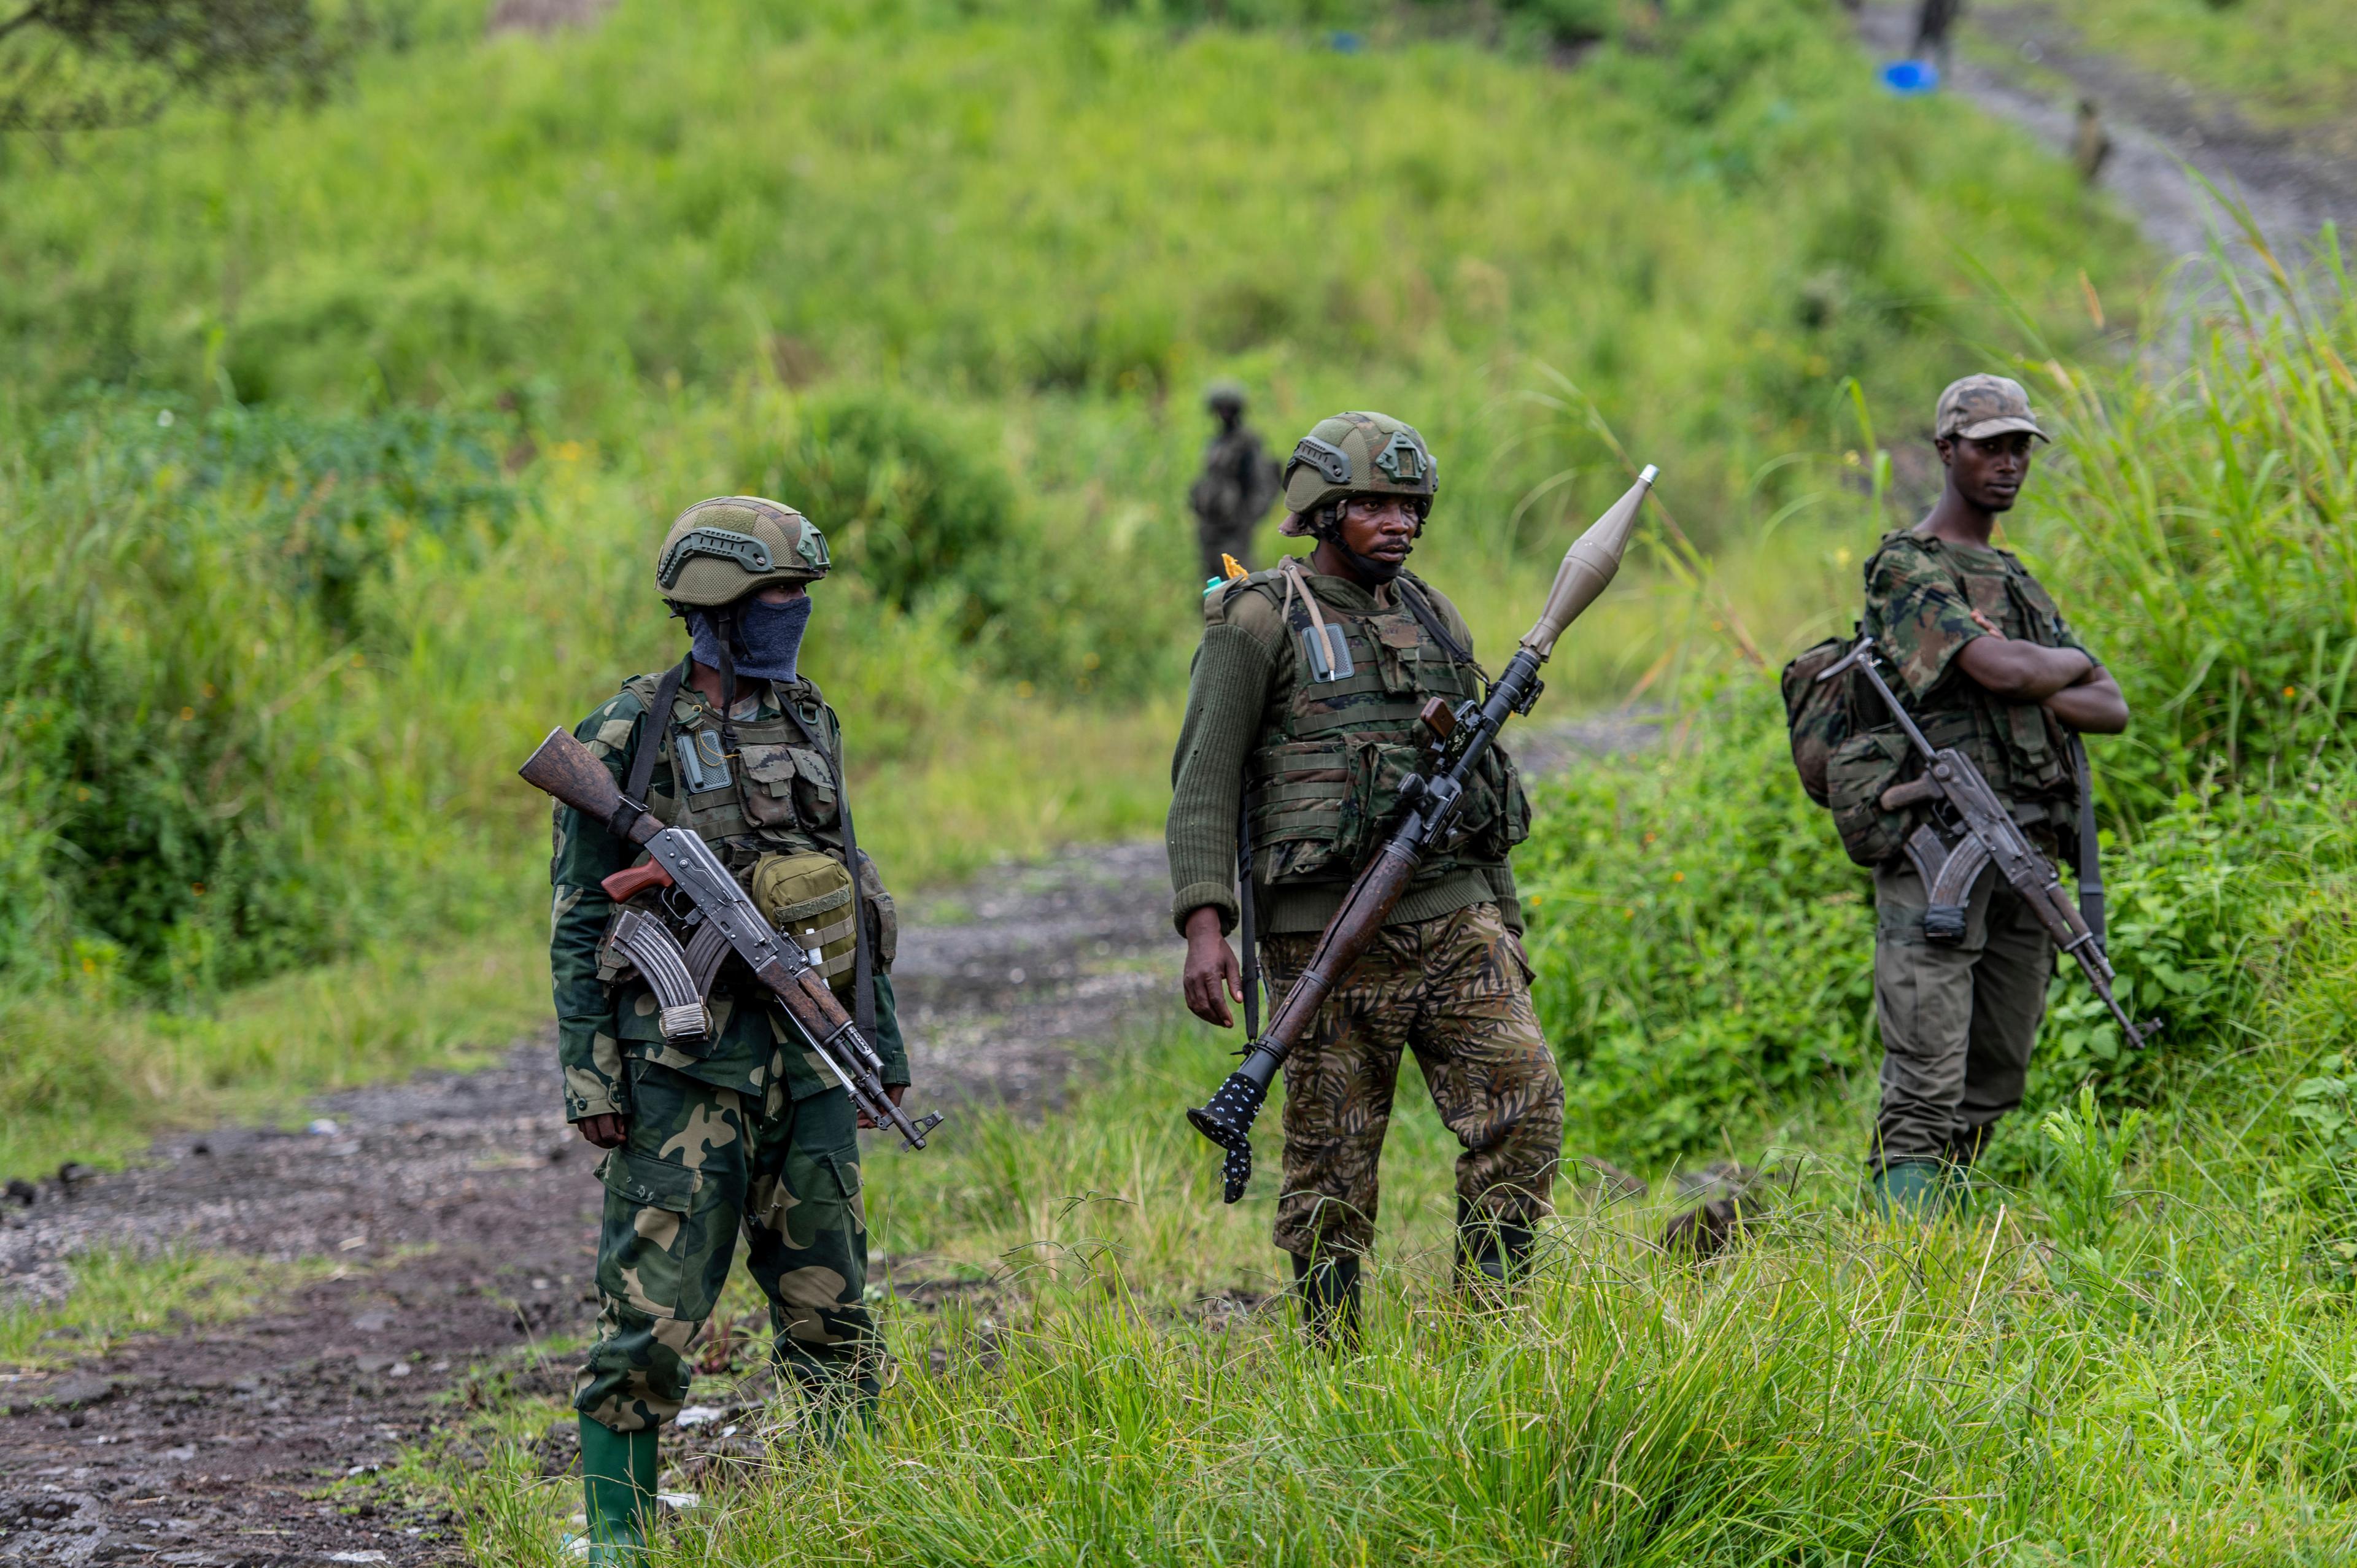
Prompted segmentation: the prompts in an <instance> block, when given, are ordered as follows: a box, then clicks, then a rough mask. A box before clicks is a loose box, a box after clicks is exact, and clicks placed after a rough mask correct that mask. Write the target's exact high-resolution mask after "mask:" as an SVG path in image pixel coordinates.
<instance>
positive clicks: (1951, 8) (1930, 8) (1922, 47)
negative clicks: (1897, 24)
mask: <svg viewBox="0 0 2357 1568" xmlns="http://www.w3.org/2000/svg"><path fill="white" fill-rule="evenodd" d="M1963 15H1964V0H1921V5H1918V6H1917V7H1916V10H1915V48H1914V49H1913V51H1912V53H1913V55H1914V58H1915V59H1928V60H1931V61H1932V62H1933V63H1934V64H1936V65H1937V66H1938V67H1939V68H1940V74H1941V75H1942V76H1943V77H1944V76H1946V75H1947V74H1948V31H1949V29H1950V28H1952V27H1954V26H1955V25H1956V18H1957V17H1959V16H1963Z"/></svg>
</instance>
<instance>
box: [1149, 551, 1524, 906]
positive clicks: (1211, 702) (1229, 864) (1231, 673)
mask: <svg viewBox="0 0 2357 1568" xmlns="http://www.w3.org/2000/svg"><path fill="white" fill-rule="evenodd" d="M1306 581H1307V582H1308V585H1309V587H1310V589H1311V591H1312V592H1314V593H1315V594H1316V595H1317V596H1318V605H1319V607H1320V608H1322V609H1324V610H1326V611H1327V612H1328V613H1329V614H1331V613H1333V612H1336V611H1339V612H1340V613H1342V614H1344V615H1368V614H1372V613H1373V612H1375V611H1376V610H1378V609H1382V608H1388V607H1389V599H1388V596H1386V598H1385V599H1384V600H1383V602H1381V603H1378V601H1377V600H1376V598H1375V596H1374V595H1373V594H1372V593H1371V592H1370V591H1369V590H1367V589H1365V588H1362V587H1361V586H1360V585H1358V584H1356V583H1353V582H1351V581H1350V580H1349V579H1347V578H1343V577H1329V576H1323V575H1319V574H1317V573H1314V572H1313V573H1309V574H1308V575H1306ZM1426 598H1427V600H1429V601H1430V602H1431V603H1432V605H1433V607H1434V609H1435V610H1436V611H1437V613H1438V615H1439V616H1440V618H1441V620H1442V622H1443V624H1445V625H1446V626H1447V627H1448V631H1449V635H1450V636H1452V637H1454V638H1456V639H1458V642H1460V643H1461V644H1463V645H1464V646H1465V647H1467V648H1471V647H1472V645H1473V638H1472V633H1471V632H1469V630H1467V629H1466V627H1465V622H1464V619H1463V618H1462V617H1460V616H1458V613H1457V609H1456V607H1455V606H1453V605H1451V604H1449V603H1448V600H1447V599H1445V598H1443V597H1442V596H1440V595H1439V594H1437V593H1435V592H1432V591H1430V590H1429V589H1427V590H1426ZM1203 617H1204V625H1203V641H1202V645H1201V646H1200V648H1198V649H1197V650H1196V651H1195V665H1194V673H1193V676H1192V678H1191V679H1190V681H1189V684H1188V688H1187V717H1186V722H1185V724H1184V725H1182V726H1181V727H1180V729H1179V746H1178V750H1177V751H1176V752H1175V753H1174V754H1173V756H1172V757H1171V761H1170V786H1171V798H1170V817H1169V821H1168V824H1167V825H1166V828H1165V832H1164V837H1165V841H1166V843H1167V846H1168V850H1169V855H1170V883H1171V887H1172V889H1173V895H1172V897H1171V900H1170V915H1171V923H1172V924H1173V925H1175V926H1177V927H1178V928H1179V930H1181V931H1182V932H1183V931H1184V930H1185V929H1186V927H1187V917H1188V916H1189V915H1191V914H1193V913H1194V912H1195V911H1196V910H1198V909H1200V908H1214V909H1217V910H1218V911H1219V912H1220V929H1221V930H1222V931H1230V930H1233V929H1235V924H1236V919H1237V915H1238V908H1237V903H1236V891H1235V879H1236V811H1237V807H1238V805H1239V803H1240V802H1241V800H1242V799H1243V770H1244V763H1245V760H1246V758H1248V757H1250V756H1251V755H1252V751H1253V747H1254V746H1255V745H1257V744H1258V742H1259V740H1260V737H1261V734H1262V731H1263V729H1264V726H1265V725H1274V724H1275V722H1276V718H1275V716H1276V715H1278V714H1283V713H1284V712H1285V711H1286V709H1287V708H1288V707H1289V706H1290V705H1291V703H1292V701H1293V688H1294V682H1295V679H1296V676H1297V671H1296V667H1295V666H1296V660H1295V658H1294V653H1293V649H1292V647H1291V643H1290V633H1289V632H1288V631H1287V629H1286V624H1285V619H1284V617H1283V616H1282V614H1281V613H1280V612H1279V611H1278V610H1277V609H1276V607H1275V606H1274V605H1272V604H1270V603H1269V602H1268V599H1267V597H1266V596H1265V595H1263V594H1259V593H1237V592H1235V591H1234V590H1233V589H1232V588H1222V589H1220V590H1217V591H1215V592H1213V593H1212V595H1211V597H1209V598H1208V599H1206V600H1205V601H1204V606H1203ZM1350 886H1351V885H1350V882H1349V880H1348V879H1347V878H1345V879H1342V880H1319V881H1314V882H1310V881H1300V882H1297V881H1280V882H1278V883H1275V884H1274V885H1271V884H1267V883H1255V885H1254V919H1255V922H1256V923H1257V925H1258V927H1259V929H1260V931H1261V934H1262V935H1264V936H1279V935H1284V934H1286V933H1288V932H1298V931H1318V930H1323V929H1325V927H1326V922H1327V921H1328V920H1329V919H1331V918H1333V915H1334V911H1335V910H1337V909H1339V908H1341V906H1342V898H1343V896H1344V895H1345V894H1346V893H1348V892H1349V891H1350ZM1484 903H1495V904H1496V905H1497V906H1498V907H1499V910H1500V913H1501V915H1502V916H1503V917H1504V919H1505V923H1506V925H1507V926H1508V927H1509V928H1510V929H1513V930H1515V931H1517V932H1519V931H1520V930H1521V929H1523V916H1522V905H1521V903H1520V902H1519V901H1518V900H1517V899H1516V897H1515V895H1514V874H1513V871H1512V868H1511V867H1510V866H1508V865H1505V864H1504V863H1502V862H1501V863H1498V864H1495V865H1456V866H1454V867H1451V868H1448V869H1446V870H1442V871H1437V872H1434V873H1430V874H1427V875H1425V876H1422V877H1419V878H1418V879H1417V880H1416V881H1415V883H1414V884H1413V885H1412V886H1410V887H1409V888H1408V890H1407V892H1406V893H1405V895H1403V896H1402V897H1401V898H1400V901H1399V903H1398V904H1397V905H1396V906H1394V908H1393V910H1392V914H1391V918H1390V920H1389V921H1388V922H1386V923H1387V924H1390V925H1394V926H1400V925H1407V924H1409V923H1411V922H1413V921H1416V920H1430V919H1437V918H1439V917H1440V916H1443V915H1448V914H1453V913H1455V912H1456V911H1457V910H1458V909H1462V908H1467V907H1468V906H1469V905H1473V904H1484Z"/></svg>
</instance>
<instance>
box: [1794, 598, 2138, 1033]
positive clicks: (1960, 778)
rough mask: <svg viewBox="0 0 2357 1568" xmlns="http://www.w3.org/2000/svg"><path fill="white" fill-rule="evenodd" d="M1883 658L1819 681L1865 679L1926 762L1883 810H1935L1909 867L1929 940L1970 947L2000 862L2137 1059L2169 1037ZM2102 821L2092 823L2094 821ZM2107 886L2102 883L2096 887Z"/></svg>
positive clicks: (2052, 873)
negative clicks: (2125, 996)
mask: <svg viewBox="0 0 2357 1568" xmlns="http://www.w3.org/2000/svg"><path fill="white" fill-rule="evenodd" d="M1877 652H1878V650H1877V649H1876V647H1875V645H1874V639H1872V638H1871V637H1861V638H1859V639H1857V647H1855V648H1853V649H1851V650H1849V652H1847V653H1846V654H1845V655H1843V657H1842V659H1841V661H1840V662H1839V663H1837V664H1835V665H1834V666H1833V667H1832V668H1831V669H1829V670H1827V671H1824V673H1823V674H1821V675H1819V676H1818V677H1817V679H1818V680H1819V681H1830V680H1832V679H1833V678H1834V677H1835V676H1836V675H1841V674H1844V673H1846V672H1847V671H1850V670H1853V669H1855V670H1856V671H1857V672H1858V673H1859V674H1861V675H1863V676H1865V677H1866V680H1867V684H1868V685H1870V686H1872V687H1873V688H1874V691H1875V694H1876V695H1877V696H1879V697H1880V698H1881V699H1882V700H1883V702H1884V703H1886V704H1888V705H1889V709H1890V713H1891V716H1892V717H1894V718H1896V719H1897V720H1898V721H1899V727H1900V729H1901V730H1902V731H1904V732H1905V733H1906V736H1907V739H1908V741H1909V743H1910V745H1912V746H1914V747H1915V749H1916V751H1917V752H1918V753H1919V754H1920V755H1921V757H1922V758H1923V772H1922V774H1921V777H1919V778H1915V779H1909V780H1907V781H1906V782H1905V783H1902V784H1893V785H1892V786H1891V787H1890V788H1889V789H1885V790H1884V791H1883V792H1882V802H1881V803H1882V809H1883V810H1884V811H1904V810H1906V809H1907V808H1908V807H1910V806H1913V805H1916V804H1919V803H1921V802H1926V801H1928V802H1930V803H1931V804H1932V821H1931V822H1924V823H1922V824H1921V825H1920V826H1919V827H1917V828H1916V830H1915V831H1914V832H1911V833H1910V834H1909V835H1908V836H1907V843H1906V845H1905V848H1906V851H1907V858H1908V859H1909V860H1910V861H1913V862H1914V863H1915V870H1916V873H1917V874H1918V875H1921V877H1922V878H1923V887H1924V890H1925V892H1926V893H1927V894H1928V895H1929V896H1930V897H1929V904H1930V907H1929V908H1926V909H1925V910H1924V912H1923V940H1926V941H1932V942H1938V943H1941V944H1942V945H1943V946H1945V945H1953V944H1954V943H1956V942H1960V941H1963V940H1964V909H1965V906H1966V905H1967V904H1968V903H1970V901H1971V899H1972V896H1973V885H1974V884H1975V883H1976V882H1978V881H1979V880H1980V878H1981V873H1982V872H1984V871H1986V869H1987V868H1988V866H1989V864H1990V862H1992V861H1994V862H1996V869H1997V874H1998V875H2001V876H2003V877H2004V878H2005V879H2006V882H2007V884H2008V885H2009V886H2011V887H2012V888H2013V890H2014V891H2015V892H2016V893H2018V894H2019V895H2020V896H2021V898H2022V901H2023V902H2024V903H2026V904H2028V905H2029V908H2030V912H2031V913H2032V914H2034V915H2036V916H2037V917H2038V923H2039V924H2040V925H2041V926H2044V927H2045V928H2046V931H2047V934H2048V935H2049V936H2050V937H2052V938H2053V939H2054V943H2055V945H2056V946H2057V947H2059V948H2061V950H2063V951H2064V952H2065V953H2068V954H2069V955H2070V956H2071V957H2072V958H2074V959H2076V960H2077V961H2078V962H2079V967H2080V969H2082V970H2083V971H2084V972H2086V976H2087V983H2088V984H2090V985H2092V986H2093V987H2094V988H2095V994H2096V995H2098V996H2100V997H2102V998H2103V999H2104V1006H2106V1007H2108V1008H2110V1009H2111V1010H2112V1016H2113V1017H2114V1018H2115V1019H2116V1020H2118V1022H2119V1026H2120V1031H2121V1033H2122V1034H2124V1035H2125V1036H2126V1037H2127V1043H2128V1047H2129V1048H2130V1049H2135V1048H2136V1047H2139V1046H2142V1045H2143V1044H2144V1043H2145V1042H2146V1041H2147V1040H2148V1039H2150V1038H2152V1036H2154V1035H2155V1034H2157V1033H2158V1032H2159V1029H2160V1020H2159V1019H2158V1018H2155V1019H2154V1020H2152V1021H2151V1022H2150V1023H2147V1024H2138V1023H2136V1021H2135V1020H2133V1019H2131V1018H2130V1017H2129V1016H2128V1015H2127V1009H2126V1008H2124V1007H2122V1006H2121V1005H2120V1004H2119V998H2118V997H2116V996H2115V995H2114V994H2113V993H2112V982H2113V980H2114V979H2115V978H2116V977H2115V973H2114V971H2113V969H2112V961H2111V958H2110V955H2108V954H2107V953H2105V952H2104V937H2103V933H2102V932H2101V931H2100V930H2098V929H2095V926H2094V925H2093V923H2092V922H2090V920H2089V919H2088V918H2087V916H2086V915H2085V914H2084V913H2083V912H2082V911H2081V910H2080V909H2079V908H2078V907H2077V906H2075V905H2074V904H2072V902H2071V900H2070V899H2069V898H2068V897H2065V896H2064V894H2063V892H2062V876H2061V873H2060V872H2058V871H2056V870H2055V869H2054V866H2053V865H2052V863H2050V861H2048V860H2047V858H2046V857H2045V856H2044V855H2042V854H2039V853H2038V846H2037V845H2035V844H2033V843H2030V842H2029V836H2028V835H2027V834H2025V833H2024V832H2022V831H2021V829H2020V827H2019V826H2018V825H2017V824H2016V823H2015V822H2014V820H2013V816H2012V813H2010V812H2009V811H2007V810H2006V809H2005V802H2004V801H2002V800H1998V799H1997V795H1996V790H1994V789H1990V788H1989V782H1988V780H1987V779H1985V778H1983V777H1982V776H1981V770H1980V769H1979V768H1977V767H1975V766H1974V764H1973V759H1972V758H1971V757H1966V756H1965V755H1964V753H1963V752H1961V751H1958V750H1956V749H1955V748H1954V747H1953V746H1949V747H1944V748H1941V747H1934V746H1932V743H1931V742H1930V741H1929V740H1926V739H1925V738H1924V737H1923V732H1922V731H1921V729H1918V728H1917V727H1916V725H1915V721H1914V720H1913V719H1912V718H1910V717H1909V716H1908V714H1907V710H1906V709H1905V708H1903V707H1901V706H1900V703H1899V698H1898V697H1897V696H1896V695H1895V694H1893V693H1892V692H1891V690H1890V688H1889V686H1888V685H1886V684H1885V683H1884V682H1883V679H1882V672H1881V671H1878V670H1877V669H1876V668H1875V667H1874V660H1875V655H1876V653H1877ZM2080 757H2081V767H2082V768H2084V766H2085V754H2084V753H2083V752H2082V753H2081V754H2080ZM2091 821H2092V819H2091ZM2088 837H2089V842H2087V843H2086V846H2085V850H2084V852H2083V853H2088V854H2092V853H2093V847H2094V846H2093V843H2092V834H2090V835H2088ZM2081 875H2082V876H2083V877H2086V878H2089V879H2091V880H2093V879H2095V878H2099V877H2100V875H2101V873H2100V872H2099V871H2097V870H2095V869H2094V868H2093V867H2092V866H2088V867H2082V868H2081ZM2093 885H2094V886H2100V882H2099V881H2096V882H2094V883H2093ZM2095 897H2096V899H2097V900H2098V901H2097V902H2096V903H2095V905H2094V908H2095V917H2094V918H2095V919H2096V920H2101V919H2102V918H2103V914H2102V908H2103V907H2102V904H2101V902H2100V899H2101V897H2102V896H2101V894H2100V893H2097V894H2096V896H2095Z"/></svg>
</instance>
